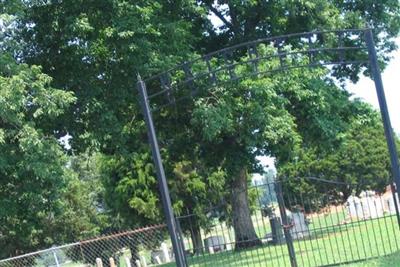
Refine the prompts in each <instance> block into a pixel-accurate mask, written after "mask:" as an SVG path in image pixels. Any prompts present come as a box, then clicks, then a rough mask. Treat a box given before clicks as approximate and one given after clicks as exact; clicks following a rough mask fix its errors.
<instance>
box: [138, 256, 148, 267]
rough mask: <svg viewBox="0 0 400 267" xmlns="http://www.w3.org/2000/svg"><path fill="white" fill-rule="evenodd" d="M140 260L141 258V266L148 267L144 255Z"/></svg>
mask: <svg viewBox="0 0 400 267" xmlns="http://www.w3.org/2000/svg"><path fill="white" fill-rule="evenodd" d="M139 258H140V264H141V265H142V266H143V267H147V262H146V258H145V257H144V256H143V255H141V256H139Z"/></svg>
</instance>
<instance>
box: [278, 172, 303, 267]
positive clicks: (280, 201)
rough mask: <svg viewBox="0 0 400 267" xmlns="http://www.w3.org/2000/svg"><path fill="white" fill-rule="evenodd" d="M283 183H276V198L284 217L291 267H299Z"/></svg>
mask: <svg viewBox="0 0 400 267" xmlns="http://www.w3.org/2000/svg"><path fill="white" fill-rule="evenodd" d="M281 183H282V182H281V181H280V180H278V181H276V183H275V190H276V198H277V200H278V206H279V212H280V214H281V217H282V226H283V233H284V234H285V240H286V245H287V248H288V251H289V257H290V265H291V266H292V267H297V266H298V265H297V260H296V251H295V250H294V246H293V239H292V235H291V234H290V227H291V226H290V221H289V219H288V217H287V214H286V208H285V202H284V199H283V192H282V184H281Z"/></svg>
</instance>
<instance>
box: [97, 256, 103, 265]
mask: <svg viewBox="0 0 400 267" xmlns="http://www.w3.org/2000/svg"><path fill="white" fill-rule="evenodd" d="M96 266H97V267H103V261H102V260H101V259H100V258H96Z"/></svg>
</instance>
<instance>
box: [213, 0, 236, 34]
mask: <svg viewBox="0 0 400 267" xmlns="http://www.w3.org/2000/svg"><path fill="white" fill-rule="evenodd" d="M208 7H209V8H210V10H211V11H212V12H213V13H214V14H215V15H216V16H217V17H218V18H219V19H220V20H221V21H222V22H223V23H224V24H225V25H226V26H227V27H228V28H230V30H232V28H233V25H232V23H230V22H229V21H228V20H227V19H226V18H225V17H224V15H222V13H221V12H220V11H218V10H217V9H216V8H215V7H213V6H212V4H210V5H209V6H208Z"/></svg>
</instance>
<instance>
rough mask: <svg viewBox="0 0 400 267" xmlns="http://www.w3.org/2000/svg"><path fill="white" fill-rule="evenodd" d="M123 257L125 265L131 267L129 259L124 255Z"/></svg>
mask: <svg viewBox="0 0 400 267" xmlns="http://www.w3.org/2000/svg"><path fill="white" fill-rule="evenodd" d="M124 259H125V265H126V267H132V264H131V260H130V259H129V258H128V257H125V258H124Z"/></svg>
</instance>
